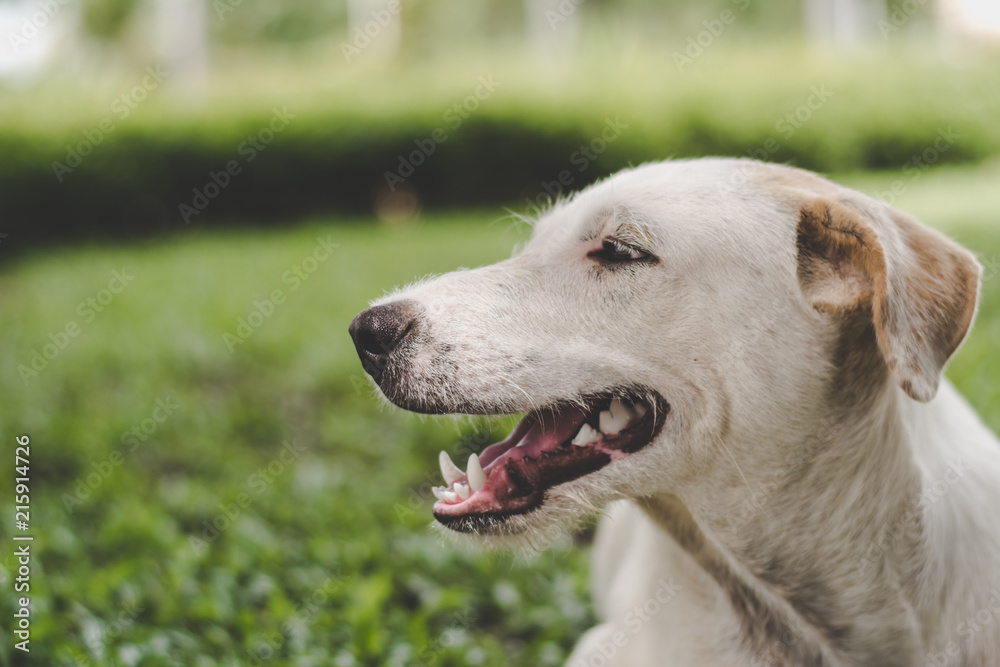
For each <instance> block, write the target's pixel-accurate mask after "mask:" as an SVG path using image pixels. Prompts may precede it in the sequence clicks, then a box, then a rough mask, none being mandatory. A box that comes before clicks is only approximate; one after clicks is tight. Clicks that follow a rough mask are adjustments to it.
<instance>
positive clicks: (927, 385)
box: [899, 377, 940, 403]
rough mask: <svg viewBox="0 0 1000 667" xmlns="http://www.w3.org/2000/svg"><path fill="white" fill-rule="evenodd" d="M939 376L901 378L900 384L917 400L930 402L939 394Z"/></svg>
mask: <svg viewBox="0 0 1000 667" xmlns="http://www.w3.org/2000/svg"><path fill="white" fill-rule="evenodd" d="M939 384H940V378H939V377H933V378H931V377H920V378H916V379H910V378H900V379H899V386H900V387H901V388H902V389H903V391H905V392H906V394H907V395H908V396H909V397H910V398H912V399H913V400H915V401H920V402H921V403H930V402H931V401H932V400H933V399H934V397H935V396H937V390H938V385H939Z"/></svg>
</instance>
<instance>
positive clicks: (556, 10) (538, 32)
mask: <svg viewBox="0 0 1000 667" xmlns="http://www.w3.org/2000/svg"><path fill="white" fill-rule="evenodd" d="M583 2H584V0H524V17H525V21H526V23H527V26H526V27H527V31H528V40H529V41H530V43H531V47H532V49H533V50H534V51H535V52H536V53H538V54H540V55H543V56H550V57H552V56H555V57H559V56H568V55H571V54H572V52H573V47H574V46H575V45H576V38H577V32H578V30H579V26H580V11H581V7H580V5H581V4H582V3H583Z"/></svg>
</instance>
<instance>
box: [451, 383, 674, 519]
mask: <svg viewBox="0 0 1000 667" xmlns="http://www.w3.org/2000/svg"><path fill="white" fill-rule="evenodd" d="M669 410H670V406H669V405H668V404H667V403H666V401H664V400H663V399H662V398H660V397H659V396H658V395H656V394H655V393H653V392H647V391H616V392H608V393H604V394H598V395H594V396H590V397H587V398H585V399H583V400H582V401H580V402H574V403H568V402H567V403H559V404H556V405H553V406H550V407H547V408H543V409H541V410H536V411H534V412H529V413H528V414H527V415H525V417H524V418H523V419H522V420H521V421H520V423H518V425H517V426H516V427H515V428H514V430H513V431H512V432H511V434H510V435H509V436H507V437H506V438H505V439H504V440H503V441H501V442H498V443H496V444H493V445H490V446H489V447H487V448H486V449H485V450H483V452H482V453H481V454H472V455H470V456H469V462H468V466H467V470H466V471H465V472H462V470H461V469H460V468H459V467H458V466H456V465H455V464H454V463H453V462H452V460H451V457H450V456H448V454H447V453H446V452H443V451H442V452H441V456H440V464H441V474H442V475H444V480H445V486H441V487H434V489H433V491H434V495H435V496H436V497H437V499H438V500H437V502H436V503H434V518H435V519H437V520H438V521H440V522H441V523H442V524H444V525H445V526H447V527H448V528H451V529H452V530H457V531H461V532H483V531H484V530H489V528H490V527H491V526H496V525H497V524H498V523H502V522H503V521H504V520H506V519H507V518H509V517H511V516H513V515H516V514H524V513H527V512H530V511H532V510H534V509H536V508H538V507H539V506H541V504H542V502H543V501H544V498H545V492H546V491H548V490H549V489H551V488H552V487H554V486H556V485H558V484H563V483H565V482H569V481H572V480H574V479H577V478H579V477H583V476H584V475H587V474H589V473H592V472H594V471H596V470H600V469H601V468H603V467H604V466H606V465H608V464H610V463H612V462H613V461H617V460H619V459H622V458H625V457H626V456H629V455H630V454H634V453H635V452H637V451H639V450H640V449H642V448H643V447H645V446H646V445H648V444H649V443H650V442H652V440H653V439H654V438H655V437H656V435H657V434H658V433H659V431H660V429H661V428H662V426H663V422H664V420H665V419H666V415H667V412H668V411H669Z"/></svg>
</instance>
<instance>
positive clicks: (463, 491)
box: [455, 484, 469, 500]
mask: <svg viewBox="0 0 1000 667" xmlns="http://www.w3.org/2000/svg"><path fill="white" fill-rule="evenodd" d="M455 493H457V494H458V497H459V498H461V499H462V500H465V499H466V498H468V497H469V485H468V484H456V485H455Z"/></svg>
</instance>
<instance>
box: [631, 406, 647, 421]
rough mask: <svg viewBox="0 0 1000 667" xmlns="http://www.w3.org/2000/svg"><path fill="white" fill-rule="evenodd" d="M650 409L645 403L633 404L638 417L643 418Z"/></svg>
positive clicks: (633, 409)
mask: <svg viewBox="0 0 1000 667" xmlns="http://www.w3.org/2000/svg"><path fill="white" fill-rule="evenodd" d="M648 410H649V408H648V407H647V406H646V404H645V403H636V404H635V405H633V406H632V411H633V412H635V415H636V417H638V418H639V419H642V418H643V416H645V414H646V412H647V411H648Z"/></svg>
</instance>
